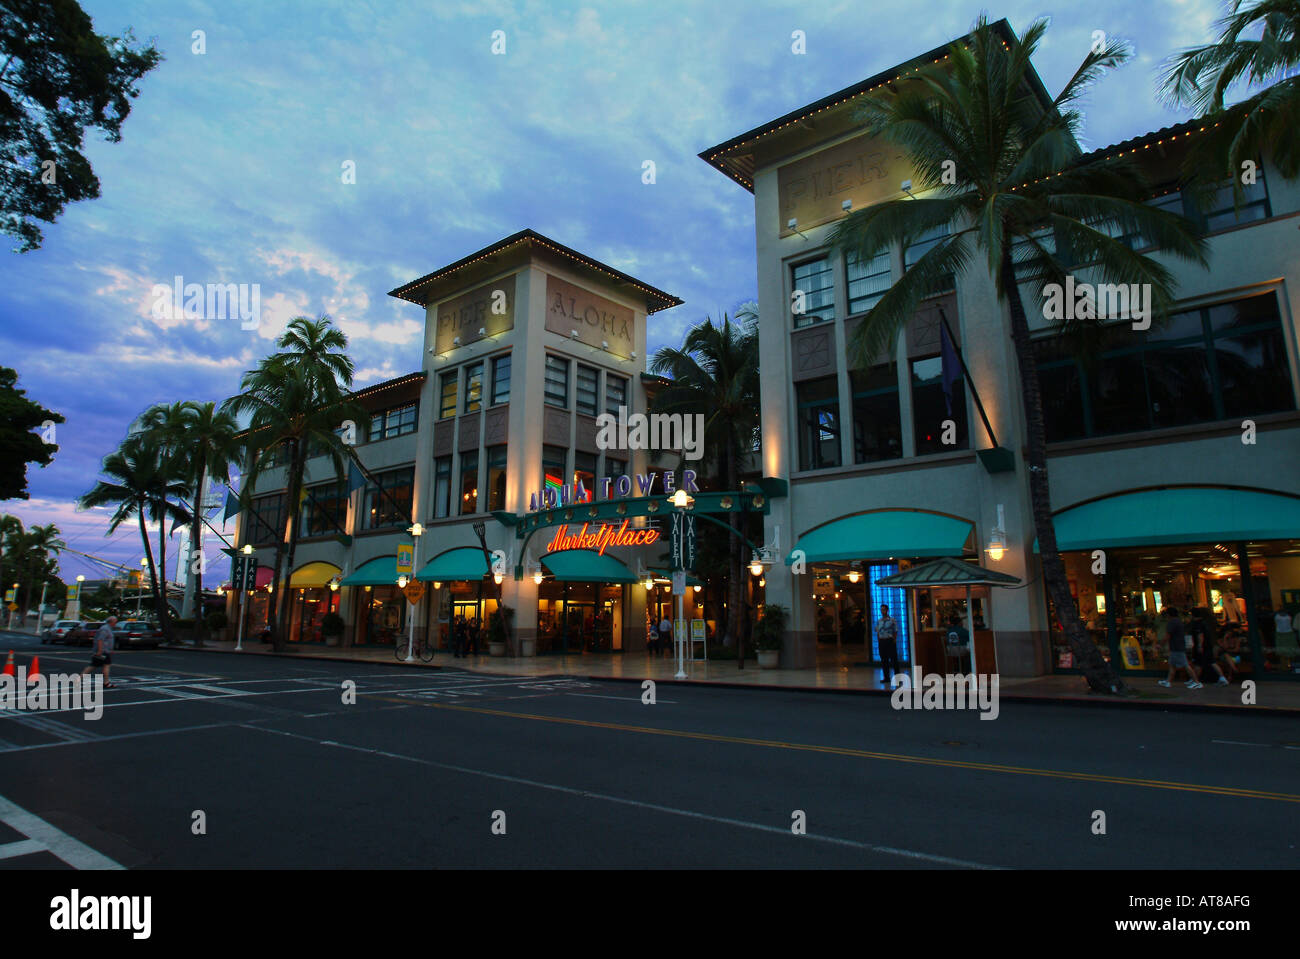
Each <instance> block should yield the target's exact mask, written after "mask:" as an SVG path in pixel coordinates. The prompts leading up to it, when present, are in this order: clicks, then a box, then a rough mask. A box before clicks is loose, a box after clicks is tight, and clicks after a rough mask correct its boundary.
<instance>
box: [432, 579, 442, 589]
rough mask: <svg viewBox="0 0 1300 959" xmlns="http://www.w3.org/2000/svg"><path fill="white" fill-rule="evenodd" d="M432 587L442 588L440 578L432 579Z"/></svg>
mask: <svg viewBox="0 0 1300 959" xmlns="http://www.w3.org/2000/svg"><path fill="white" fill-rule="evenodd" d="M433 588H434V589H442V582H441V581H440V580H436V579H435V580H434V581H433Z"/></svg>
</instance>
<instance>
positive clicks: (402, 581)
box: [397, 576, 407, 589]
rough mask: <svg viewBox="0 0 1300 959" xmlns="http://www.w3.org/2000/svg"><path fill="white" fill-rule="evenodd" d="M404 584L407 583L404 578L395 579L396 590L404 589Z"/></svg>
mask: <svg viewBox="0 0 1300 959" xmlns="http://www.w3.org/2000/svg"><path fill="white" fill-rule="evenodd" d="M406 583H407V579H406V577H405V576H399V577H397V588H398V589H406Z"/></svg>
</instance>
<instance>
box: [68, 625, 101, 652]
mask: <svg viewBox="0 0 1300 959" xmlns="http://www.w3.org/2000/svg"><path fill="white" fill-rule="evenodd" d="M103 625H104V624H103V623H101V622H96V621H95V620H93V619H85V620H82V621H81V622H80V623H78V624H77V625H76V626H74V627H73V628H72V629H70V630H68V632H67V633H65V634H64V636H63V642H64V643H65V644H66V645H68V646H90V645H91V644H92V643H94V641H95V634H96V633H97V632H99V627H101V626H103Z"/></svg>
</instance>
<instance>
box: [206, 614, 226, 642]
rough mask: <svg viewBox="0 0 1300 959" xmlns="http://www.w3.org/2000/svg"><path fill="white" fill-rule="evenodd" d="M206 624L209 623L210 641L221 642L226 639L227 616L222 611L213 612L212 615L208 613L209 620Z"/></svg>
mask: <svg viewBox="0 0 1300 959" xmlns="http://www.w3.org/2000/svg"><path fill="white" fill-rule="evenodd" d="M204 622H205V623H207V626H208V637H209V638H210V639H214V640H216V641H217V642H221V641H222V640H224V639H225V638H226V636H225V629H226V625H227V621H226V614H225V613H223V612H222V611H221V610H219V609H218V610H214V611H212V612H211V613H208V616H207V619H205V620H204Z"/></svg>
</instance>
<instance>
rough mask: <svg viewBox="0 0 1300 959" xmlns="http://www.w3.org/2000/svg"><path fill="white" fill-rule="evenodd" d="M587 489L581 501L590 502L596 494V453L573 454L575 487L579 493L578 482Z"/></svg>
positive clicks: (575, 491) (575, 493)
mask: <svg viewBox="0 0 1300 959" xmlns="http://www.w3.org/2000/svg"><path fill="white" fill-rule="evenodd" d="M579 482H581V483H582V488H583V489H585V490H586V491H587V496H586V498H585V499H583V500H582V501H581V502H584V503H590V502H591V501H592V500H593V499H594V498H595V495H596V455H595V454H594V453H574V454H573V488H574V495H575V496H576V495H577V489H578V483H579Z"/></svg>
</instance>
